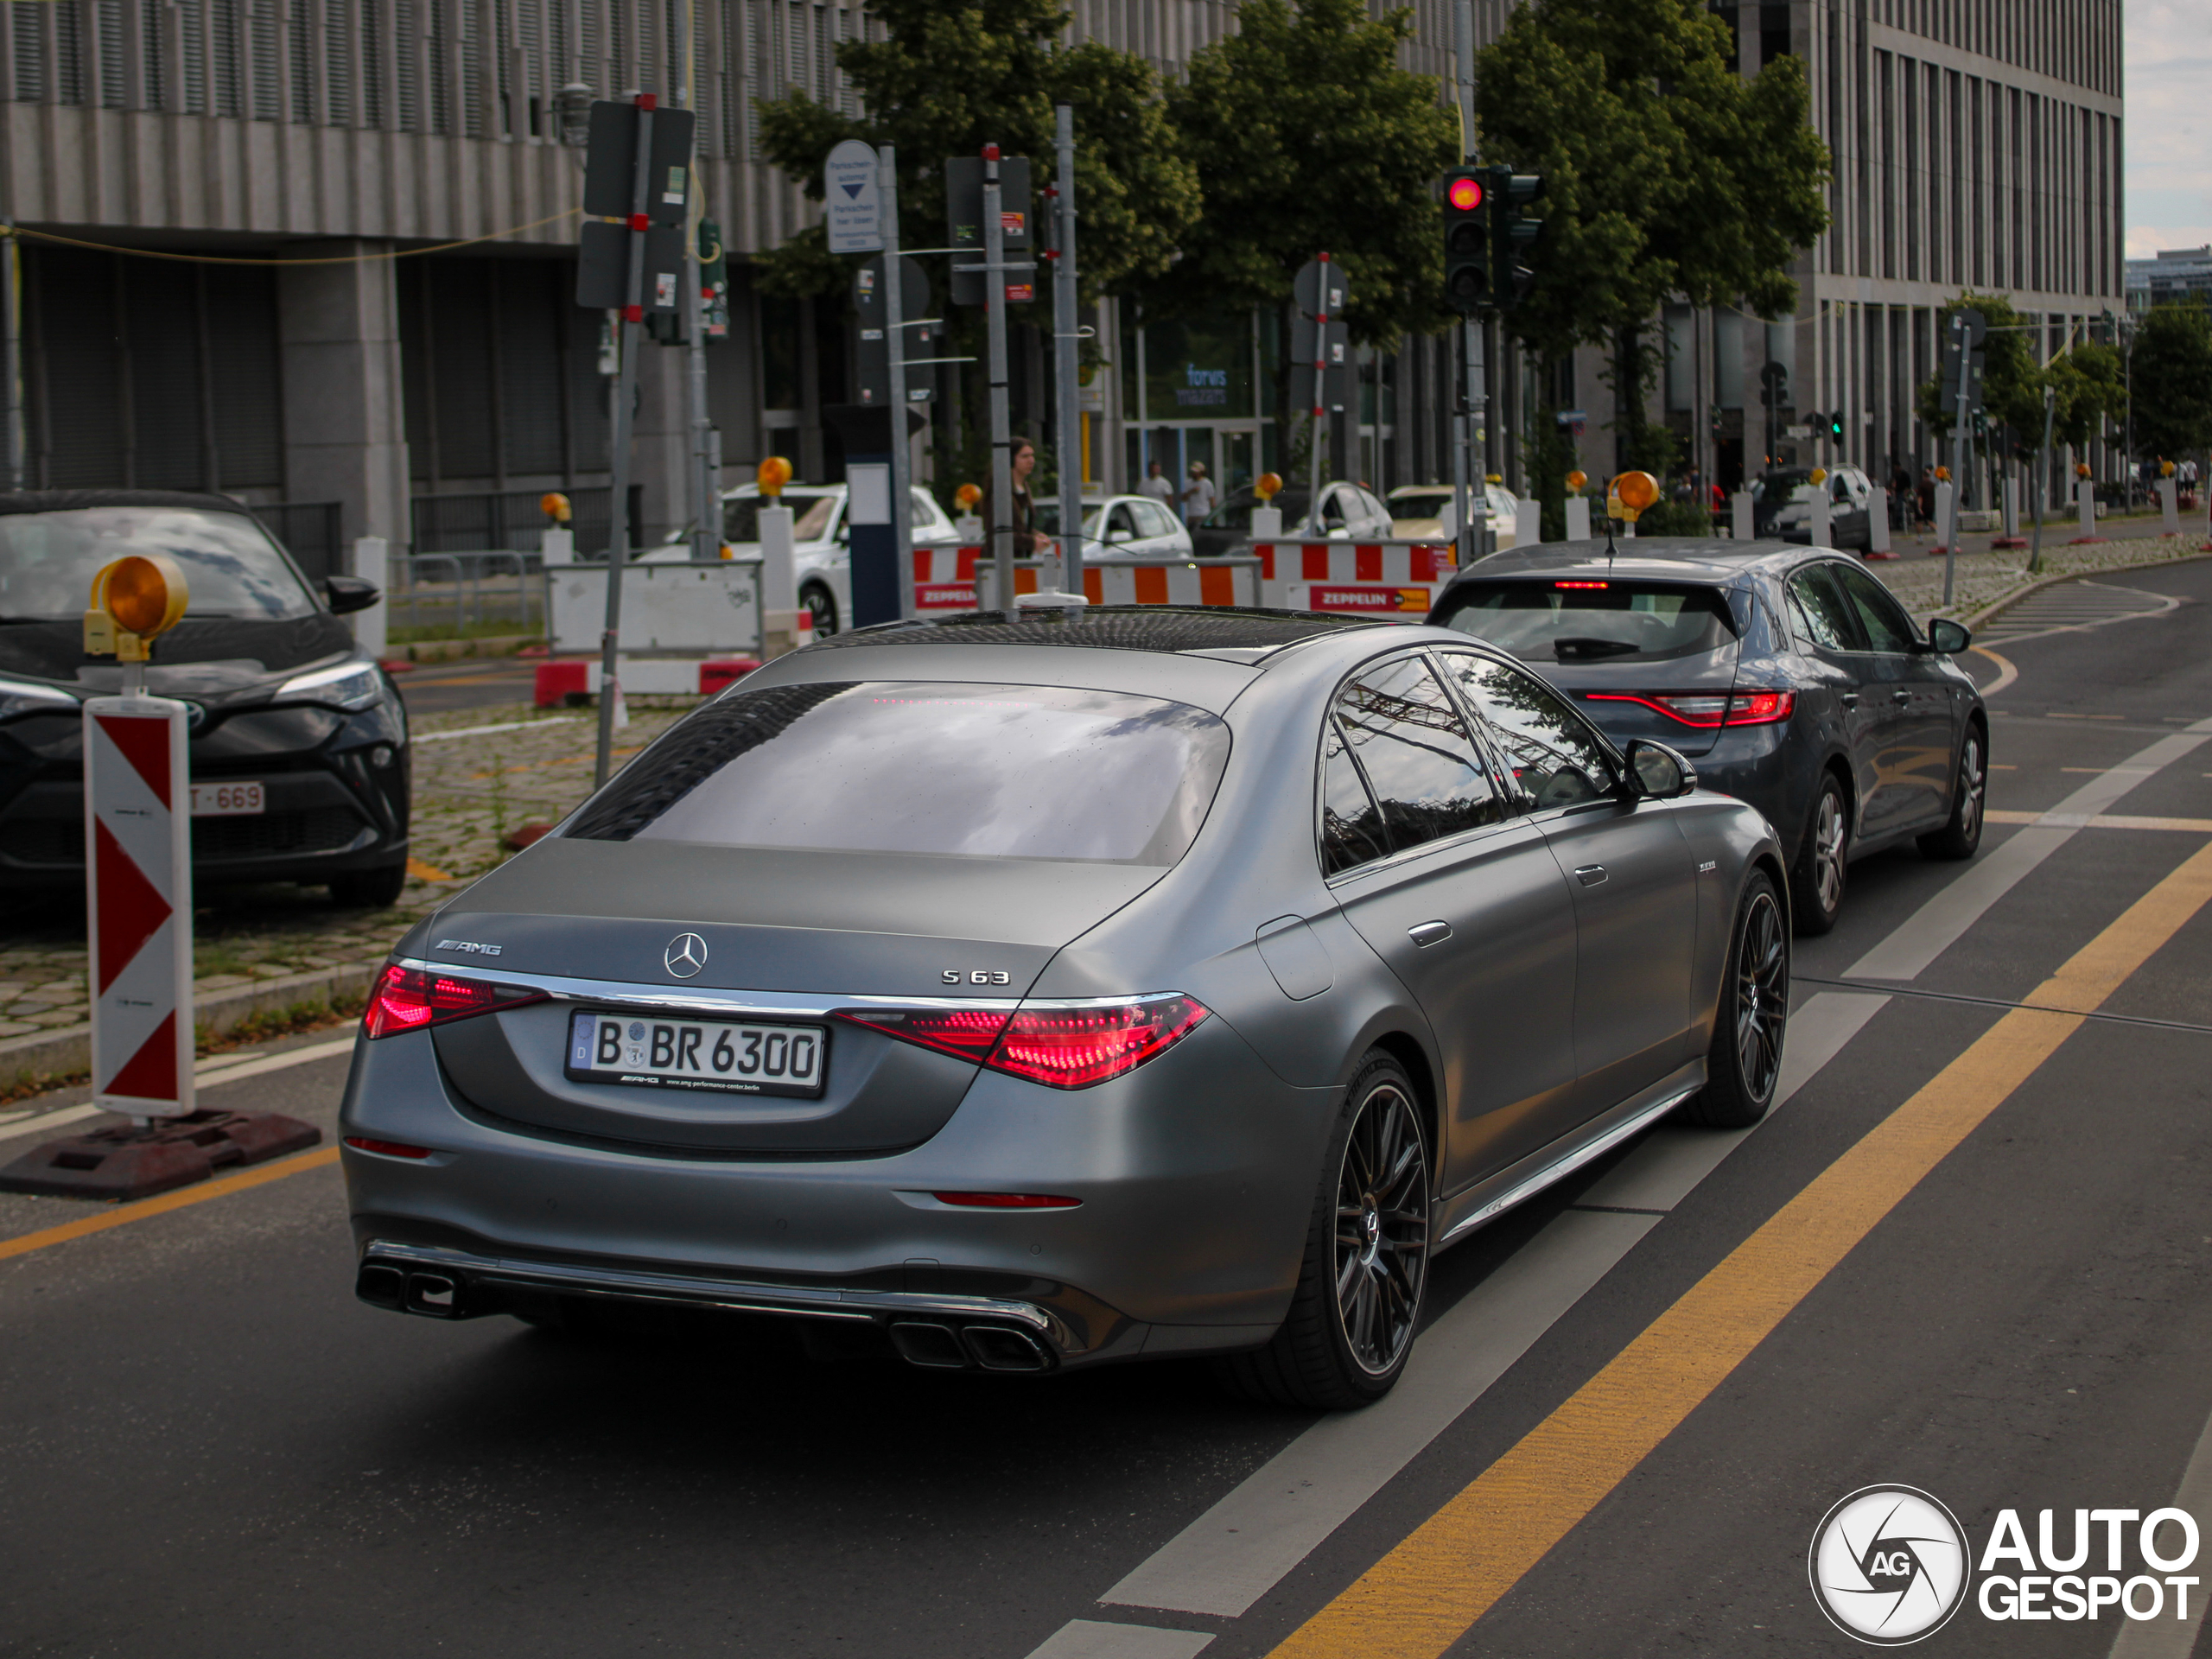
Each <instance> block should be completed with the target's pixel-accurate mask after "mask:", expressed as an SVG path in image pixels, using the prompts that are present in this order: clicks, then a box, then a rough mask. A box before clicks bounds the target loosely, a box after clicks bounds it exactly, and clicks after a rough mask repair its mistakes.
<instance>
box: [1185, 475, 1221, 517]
mask: <svg viewBox="0 0 2212 1659" xmlns="http://www.w3.org/2000/svg"><path fill="white" fill-rule="evenodd" d="M1216 499H1217V497H1216V494H1215V492H1214V487H1213V480H1211V479H1210V478H1208V477H1207V476H1206V464H1205V462H1204V461H1192V463H1191V481H1190V482H1189V483H1188V484H1187V485H1185V486H1184V488H1183V522H1184V523H1185V524H1198V523H1199V522H1200V521H1202V520H1203V519H1205V518H1206V516H1207V515H1208V514H1210V513H1211V512H1213V504H1214V502H1215V500H1216Z"/></svg>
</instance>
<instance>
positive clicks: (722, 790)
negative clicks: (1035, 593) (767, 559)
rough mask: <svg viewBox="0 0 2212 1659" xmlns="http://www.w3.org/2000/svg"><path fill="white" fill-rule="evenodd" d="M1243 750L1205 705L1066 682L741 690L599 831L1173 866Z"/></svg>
mask: <svg viewBox="0 0 2212 1659" xmlns="http://www.w3.org/2000/svg"><path fill="white" fill-rule="evenodd" d="M1228 760H1229V728H1227V727H1226V726H1225V725H1224V724H1223V723H1222V721H1220V720H1218V719H1217V718H1216V717H1215V716H1214V715H1211V714H1208V713H1207V712H1206V711H1205V710H1204V709H1194V708H1192V707H1190V706H1189V705H1187V704H1185V703H1179V702H1166V701H1164V700H1162V699H1160V698H1156V697H1141V696H1128V695H1124V694H1122V693H1118V692H1109V691H1090V690H1070V689H1067V688H1065V687H1061V686H1035V685H984V684H957V683H942V682H933V681H916V682H908V681H865V682H853V681H833V682H825V683H814V684H808V685H785V686H775V687H771V688H767V689H765V690H757V691H733V692H729V693H726V694H724V695H723V696H720V697H717V698H716V699H715V701H714V702H710V703H709V704H707V705H706V706H705V707H704V708H702V709H699V710H698V711H697V712H696V713H695V714H693V715H691V716H690V718H689V719H687V720H685V721H683V722H682V723H681V724H679V725H677V727H675V728H673V729H672V730H671V731H670V732H669V733H668V734H666V735H665V736H664V737H662V738H661V739H660V741H658V742H657V743H655V744H654V745H653V746H652V747H651V748H649V749H647V750H646V751H645V753H643V754H641V755H639V757H638V758H637V760H634V761H632V763H631V764H630V765H629V766H627V767H626V768H625V769H624V770H623V772H621V774H620V776H619V777H617V778H616V779H614V781H613V783H611V784H609V785H607V787H606V788H605V789H603V790H601V791H600V792H599V794H598V795H596V796H594V798H592V799H591V800H590V801H588V803H586V804H585V805H584V807H583V808H582V810H581V811H580V812H579V813H578V815H577V817H576V818H575V821H574V822H573V823H571V824H570V826H569V829H567V831H566V832H565V833H567V834H568V835H570V836H575V837H576V838H578V839H580V840H585V841H688V842H709V843H712V844H715V845H719V846H727V847H795V848H804V849H814V850H825V851H847V852H887V853H899V852H907V853H937V854H950V855H960V856H967V857H977V858H1048V859H1069V860H1094V861H1105V862H1110V863H1122V864H1147V865H1167V864H1173V863H1174V862H1175V861H1177V860H1178V859H1179V858H1181V857H1182V855H1183V854H1184V853H1185V851H1186V850H1187V849H1189V847H1190V844H1191V842H1192V838H1193V837H1194V836H1196V835H1197V834H1198V826H1199V825H1200V824H1201V823H1204V822H1205V815H1206V810H1207V809H1208V807H1209V806H1210V805H1211V804H1212V801H1213V795H1214V790H1215V788H1216V786H1217V785H1218V784H1219V783H1220V781H1221V773H1222V768H1223V767H1224V766H1225V765H1227V763H1228Z"/></svg>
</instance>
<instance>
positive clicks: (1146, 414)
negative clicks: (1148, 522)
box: [1131, 300, 1152, 495]
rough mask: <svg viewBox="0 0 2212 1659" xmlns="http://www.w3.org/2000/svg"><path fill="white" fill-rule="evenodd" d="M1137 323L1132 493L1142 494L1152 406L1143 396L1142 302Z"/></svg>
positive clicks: (1149, 460)
mask: <svg viewBox="0 0 2212 1659" xmlns="http://www.w3.org/2000/svg"><path fill="white" fill-rule="evenodd" d="M1136 321H1137V481H1136V483H1135V485H1133V486H1131V489H1132V492H1133V493H1135V494H1139V495H1141V494H1143V493H1144V482H1145V480H1147V479H1148V478H1150V477H1151V476H1152V406H1151V404H1150V402H1149V401H1148V400H1147V397H1146V396H1145V377H1146V374H1147V368H1146V365H1145V360H1144V302H1143V301H1141V300H1139V301H1138V302H1136Z"/></svg>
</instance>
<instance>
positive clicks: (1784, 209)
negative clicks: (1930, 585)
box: [1476, 0, 1828, 478]
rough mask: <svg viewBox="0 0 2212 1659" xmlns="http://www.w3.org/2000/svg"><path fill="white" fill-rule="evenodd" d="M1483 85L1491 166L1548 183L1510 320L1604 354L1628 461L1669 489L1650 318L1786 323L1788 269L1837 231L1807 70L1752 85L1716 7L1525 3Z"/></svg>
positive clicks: (1532, 342) (1791, 290) (1527, 337)
mask: <svg viewBox="0 0 2212 1659" xmlns="http://www.w3.org/2000/svg"><path fill="white" fill-rule="evenodd" d="M1476 84H1477V119H1478V124H1479V127H1480V130H1481V133H1482V141H1483V155H1484V160H1486V161H1496V162H1511V163H1512V164H1513V166H1514V167H1515V168H1516V169H1518V170H1520V171H1522V172H1526V173H1536V174H1541V175H1542V177H1543V180H1544V187H1545V194H1544V198H1543V201H1542V204H1541V213H1542V216H1543V221H1544V231H1543V237H1542V239H1541V241H1540V242H1539V243H1538V244H1537V254H1536V257H1535V261H1534V262H1533V263H1534V264H1535V268H1536V270H1537V272H1538V277H1537V281H1536V284H1535V290H1534V292H1533V294H1532V295H1531V296H1530V298H1529V301H1528V302H1526V303H1525V304H1523V305H1522V306H1520V307H1518V308H1516V309H1515V310H1513V311H1511V312H1510V313H1508V314H1507V318H1506V321H1507V325H1508V327H1510V329H1511V330H1512V332H1513V333H1514V334H1515V335H1516V337H1518V338H1519V339H1520V340H1522V343H1523V344H1524V345H1525V346H1528V347H1529V349H1530V350H1531V351H1533V352H1535V353H1538V354H1540V355H1541V356H1542V357H1543V358H1544V359H1546V360H1547V363H1549V362H1551V361H1553V360H1555V359H1557V358H1558V357H1559V356H1560V355H1561V354H1563V353H1567V352H1568V351H1570V350H1572V349H1573V347H1574V346H1578V345H1602V346H1606V347H1608V349H1609V350H1610V353H1611V360H1612V367H1611V376H1610V378H1611V381H1612V384H1613V387H1614V391H1615V395H1616V398H1617V401H1618V414H1617V416H1616V431H1617V434H1618V439H1619V442H1620V453H1619V454H1618V458H1617V459H1618V461H1619V462H1620V463H1622V464H1623V465H1624V466H1640V467H1641V469H1642V470H1646V471H1651V472H1656V473H1657V474H1659V475H1660V476H1661V477H1662V478H1664V477H1665V476H1666V474H1667V471H1668V470H1669V469H1670V468H1671V467H1672V465H1673V464H1674V457H1675V447H1674V440H1673V435H1672V434H1671V433H1669V432H1668V431H1667V430H1666V429H1664V428H1663V427H1655V426H1654V425H1653V423H1649V422H1648V421H1647V420H1646V419H1645V418H1644V413H1643V410H1644V404H1645V399H1646V396H1647V394H1648V393H1649V390H1650V387H1651V385H1652V383H1653V379H1654V378H1655V376H1656V372H1657V367H1658V363H1659V353H1658V352H1657V350H1656V346H1654V344H1653V342H1652V340H1651V339H1650V334H1649V330H1650V322H1651V319H1652V318H1653V316H1654V315H1656V314H1657V312H1658V310H1659V308H1660V307H1661V306H1662V304H1664V303H1665V302H1667V301H1668V300H1669V299H1670V298H1674V297H1677V296H1679V297H1681V298H1683V299H1686V300H1688V302H1689V303H1691V304H1692V305H1695V306H1700V307H1709V306H1716V305H1726V304H1737V303H1741V304H1742V305H1744V306H1745V307H1747V308H1750V309H1751V310H1752V311H1754V312H1756V313H1757V314H1758V315H1760V316H1762V317H1766V318H1770V319H1772V318H1777V317H1782V316H1786V315H1789V314H1791V313H1792V312H1794V311H1795V310H1796V304H1797V284H1796V280H1795V279H1794V278H1793V277H1791V276H1790V266H1791V264H1792V263H1793V262H1794V261H1795V259H1796V257H1797V255H1798V254H1799V253H1800V252H1801V251H1803V250H1804V249H1806V248H1808V247H1810V246H1811V245H1812V244H1813V242H1814V241H1815V238H1818V237H1819V236H1820V234H1821V232H1822V231H1824V230H1825V229H1826V228H1827V208H1826V207H1825V206H1824V205H1823V200H1822V193H1823V188H1824V187H1825V185H1826V183H1827V176H1828V154H1827V145H1825V144H1824V143H1821V140H1820V138H1819V137H1818V136H1817V135H1816V134H1815V133H1814V131H1813V130H1812V129H1811V126H1810V124H1809V123H1808V112H1809V109H1810V98H1809V94H1808V92H1807V89H1806V83H1805V72H1804V67H1803V66H1802V63H1801V62H1800V61H1799V60H1797V59H1796V57H1795V56H1791V55H1788V54H1785V55H1783V56H1782V57H1779V58H1777V59H1776V60H1774V61H1773V62H1772V63H1770V64H1769V65H1768V66H1767V67H1765V68H1764V69H1763V70H1762V71H1760V73H1758V75H1756V76H1754V77H1752V78H1751V79H1745V77H1744V76H1742V75H1741V74H1740V73H1738V69H1737V64H1736V59H1735V53H1734V41H1733V37H1732V35H1731V34H1730V32H1729V30H1728V29H1727V27H1726V25H1725V24H1724V23H1722V22H1720V20H1719V18H1718V17H1716V16H1713V14H1712V12H1711V10H1709V9H1708V8H1707V4H1706V3H1705V0H1531V3H1529V4H1527V5H1524V6H1522V7H1521V8H1519V9H1518V10H1515V11H1513V12H1512V13H1511V15H1510V17H1509V18H1508V20H1507V22H1506V26H1505V29H1504V31H1503V33H1502V34H1501V35H1499V36H1498V38H1497V40H1496V41H1493V42H1492V43H1491V45H1490V46H1489V47H1488V48H1484V51H1483V53H1482V54H1480V57H1479V58H1478V64H1477V69H1476ZM1546 378H1547V383H1549V378H1550V377H1548V376H1547V377H1546ZM1552 413H1553V411H1552V410H1548V409H1546V410H1539V411H1537V412H1536V414H1535V416H1534V417H1533V418H1532V420H1531V423H1530V429H1531V430H1532V431H1539V432H1540V431H1543V430H1545V429H1547V428H1548V424H1549V422H1550V417H1551V415H1552Z"/></svg>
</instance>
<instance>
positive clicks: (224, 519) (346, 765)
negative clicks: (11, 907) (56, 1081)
mask: <svg viewBox="0 0 2212 1659" xmlns="http://www.w3.org/2000/svg"><path fill="white" fill-rule="evenodd" d="M132 553H165V554H167V555H168V556H169V557H170V558H172V559H174V560H175V562H176V563H177V564H178V566H179V567H180V568H181V569H182V571H183V573H184V576H185V580H186V582H187V585H188V587H189V588H190V598H189V601H188V608H187V609H186V612H185V614H184V620H182V621H181V622H179V623H178V624H177V626H175V628H174V629H172V630H171V631H170V632H168V633H166V634H163V635H162V637H161V638H160V639H158V640H156V642H155V645H154V648H153V661H152V663H151V664H149V668H148V671H147V675H146V689H147V690H149V691H151V692H153V693H155V694H156V695H157V696H170V697H177V698H181V699H182V700H183V701H184V702H187V703H188V704H190V705H191V708H192V710H193V714H192V722H191V736H190V757H191V767H192V783H193V791H192V806H193V823H192V868H193V875H194V881H195V884H199V885H210V884H213V883H216V882H221V881H302V882H315V883H327V884H328V885H329V887H330V891H331V896H332V897H333V898H334V899H336V900H337V901H338V902H339V903H340V904H341V905H359V906H381V905H388V904H390V903H391V902H392V900H394V899H397V897H398V896H399V892H400V888H401V887H402V885H403V884H404V882H405V881H406V879H407V808H408V772H409V753H408V743H407V715H406V711H405V709H403V708H402V707H401V704H400V701H399V694H398V691H397V689H396V688H395V687H394V686H393V685H392V683H391V678H390V677H389V676H387V675H386V674H385V671H383V670H382V669H381V668H379V667H378V665H377V664H376V662H375V661H374V660H373V659H372V658H370V657H369V656H368V655H367V654H366V653H365V652H362V651H361V650H360V649H359V647H358V646H356V645H355V644H354V642H353V634H352V632H351V631H350V630H349V629H348V628H347V627H346V625H345V624H344V623H342V622H340V621H339V620H338V616H339V614H340V613H344V612H348V611H358V610H361V609H364V608H365V607H367V606H370V605H373V604H375V603H376V602H377V601H378V597H379V595H378V593H377V590H376V588H374V587H372V585H371V584H369V583H368V582H362V581H359V580H358V579H356V578H353V577H350V576H332V577H329V578H327V580H326V581H325V582H323V583H322V591H321V593H318V592H317V591H316V590H315V586H314V585H312V584H310V583H309V582H308V579H307V578H306V577H305V576H304V575H302V574H301V572H300V569H299V567H298V566H297V565H296V564H294V563H292V561H291V559H290V557H289V556H287V555H286V553H285V552H284V550H283V548H282V547H280V546H278V545H277V543H276V541H275V540H274V539H273V538H272V537H270V534H269V532H268V531H266V530H264V528H263V527H262V525H261V524H260V523H259V521H258V520H257V519H256V518H254V517H253V515H252V514H251V512H249V511H248V510H247V509H245V508H244V507H242V506H240V505H238V504H237V503H236V502H234V501H231V500H228V499H226V498H224V497H221V496H214V495H188V494H181V493H168V492H164V491H154V490H43V491H28V492H22V493H15V494H4V493H0V890H8V889H13V890H18V891H20V890H22V889H25V888H36V887H47V886H50V885H51V884H53V883H54V882H55V881H57V880H61V881H73V880H78V879H80V878H81V877H82V874H83V872H84V864H85V827H84V783H83V772H82V764H81V753H80V741H81V727H82V724H83V716H82V715H81V713H80V705H81V700H82V699H84V698H86V697H89V696H100V695H103V694H107V693H111V692H114V691H116V690H118V689H119V688H120V685H121V683H122V672H123V671H122V669H121V668H120V667H119V666H118V664H116V662H115V661H114V659H113V658H90V657H86V655H85V652H84V613H85V607H86V603H87V601H88V600H89V598H90V594H91V589H92V575H93V573H94V572H95V571H97V570H98V569H99V568H100V567H101V566H102V565H105V564H106V563H109V562H110V561H111V560H114V559H118V558H122V557H124V556H126V555H128V554H132ZM216 785H227V787H222V788H217V787H215V786H216Z"/></svg>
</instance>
